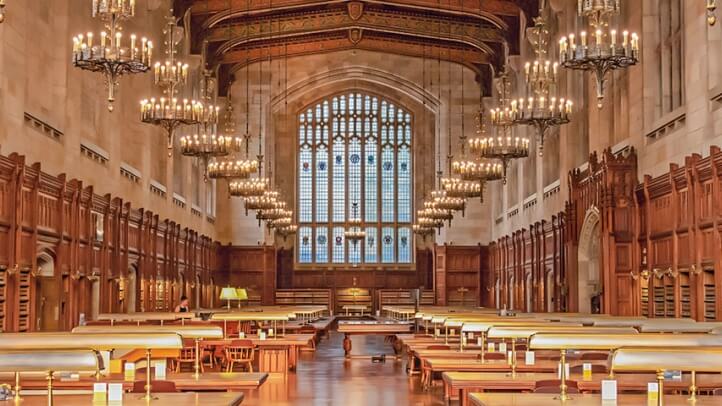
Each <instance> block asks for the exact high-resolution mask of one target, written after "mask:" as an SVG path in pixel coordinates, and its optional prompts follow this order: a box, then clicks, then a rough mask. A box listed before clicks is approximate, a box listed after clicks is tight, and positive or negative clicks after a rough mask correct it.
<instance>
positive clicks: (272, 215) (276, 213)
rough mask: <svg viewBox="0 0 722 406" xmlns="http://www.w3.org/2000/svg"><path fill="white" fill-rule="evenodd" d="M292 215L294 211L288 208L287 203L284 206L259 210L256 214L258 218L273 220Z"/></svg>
mask: <svg viewBox="0 0 722 406" xmlns="http://www.w3.org/2000/svg"><path fill="white" fill-rule="evenodd" d="M284 203H285V202H284ZM291 216H293V212H292V211H291V210H286V209H285V204H284V207H277V208H273V209H269V210H262V211H258V213H257V214H256V218H257V219H259V220H265V221H271V222H272V221H275V220H279V219H282V218H291Z"/></svg>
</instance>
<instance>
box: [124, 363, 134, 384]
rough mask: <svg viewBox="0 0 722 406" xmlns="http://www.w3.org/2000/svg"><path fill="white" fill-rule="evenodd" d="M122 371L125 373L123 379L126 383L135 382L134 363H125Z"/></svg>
mask: <svg viewBox="0 0 722 406" xmlns="http://www.w3.org/2000/svg"><path fill="white" fill-rule="evenodd" d="M124 371H125V373H124V378H125V380H126V381H134V380H135V363H134V362H126V363H125V369H124Z"/></svg>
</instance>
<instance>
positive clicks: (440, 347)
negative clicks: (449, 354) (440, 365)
mask: <svg viewBox="0 0 722 406" xmlns="http://www.w3.org/2000/svg"><path fill="white" fill-rule="evenodd" d="M426 349H427V350H450V349H451V346H450V345H446V344H432V345H430V346H428V347H426Z"/></svg>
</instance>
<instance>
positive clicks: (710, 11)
mask: <svg viewBox="0 0 722 406" xmlns="http://www.w3.org/2000/svg"><path fill="white" fill-rule="evenodd" d="M706 8H707V24H709V25H710V26H713V25H715V23H716V22H717V16H715V15H714V11H715V10H717V0H707V7H706ZM0 22H1V21H0Z"/></svg>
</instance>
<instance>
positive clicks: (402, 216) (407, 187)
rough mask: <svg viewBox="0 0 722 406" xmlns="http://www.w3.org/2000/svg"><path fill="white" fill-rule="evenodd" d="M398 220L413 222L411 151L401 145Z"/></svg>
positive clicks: (400, 221) (398, 171)
mask: <svg viewBox="0 0 722 406" xmlns="http://www.w3.org/2000/svg"><path fill="white" fill-rule="evenodd" d="M396 170H397V176H398V182H397V183H396V184H397V185H398V186H397V187H398V189H399V190H398V192H397V193H398V210H399V215H398V222H399V223H410V222H411V153H410V151H409V149H408V148H406V147H401V148H400V149H399V152H398V167H397V169H396Z"/></svg>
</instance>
